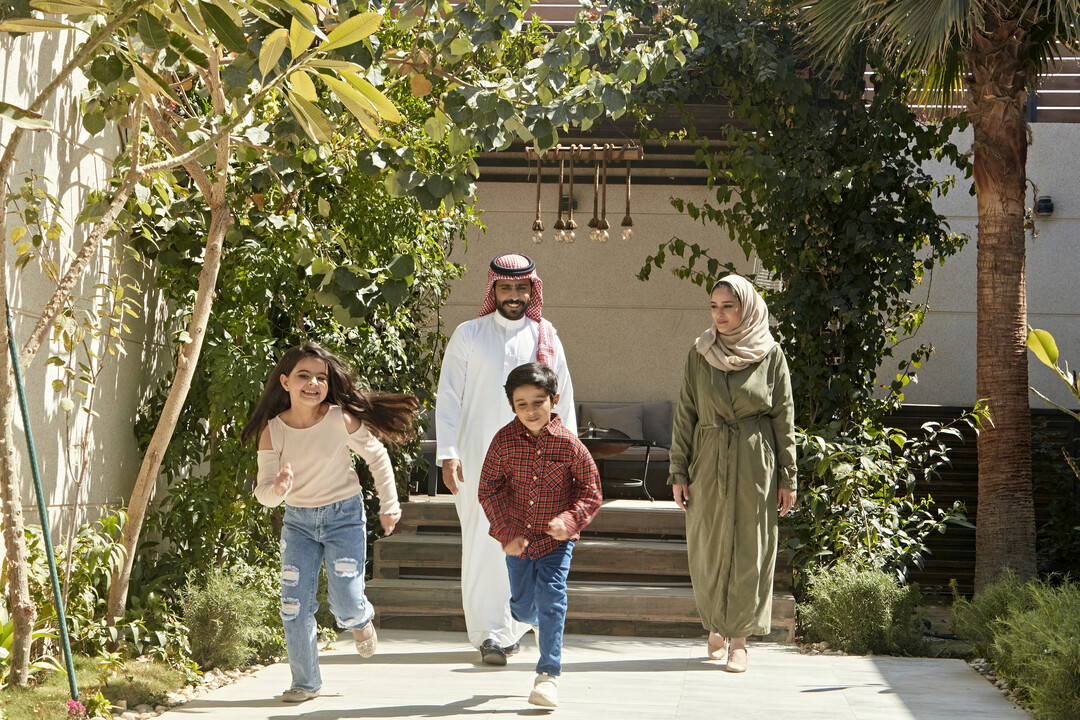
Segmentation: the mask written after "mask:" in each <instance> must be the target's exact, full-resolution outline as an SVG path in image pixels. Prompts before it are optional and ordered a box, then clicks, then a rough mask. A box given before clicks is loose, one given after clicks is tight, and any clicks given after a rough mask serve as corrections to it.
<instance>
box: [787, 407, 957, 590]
mask: <svg viewBox="0 0 1080 720" xmlns="http://www.w3.org/2000/svg"><path fill="white" fill-rule="evenodd" d="M972 418H973V416H972V415H967V416H963V417H961V418H960V419H958V420H955V421H953V422H952V423H950V424H948V425H944V426H943V425H941V424H939V423H926V424H924V425H923V427H922V434H921V435H920V436H918V437H909V436H907V435H906V434H905V433H904V432H902V431H900V430H896V429H890V428H883V427H881V425H880V424H879V423H878V422H876V421H864V422H863V423H862V424H860V425H854V424H847V425H844V424H841V423H839V422H833V423H830V424H829V426H827V427H825V428H823V429H821V430H819V431H817V432H810V431H807V432H802V431H799V432H796V443H797V446H798V447H797V450H796V456H797V458H798V465H799V484H800V491H799V492H800V496H801V497H800V501H799V505H798V506H797V508H796V512H795V513H794V514H793V515H792V516H791V519H789V520H786V521H783V522H785V523H786V526H785V540H784V546H785V547H786V548H788V549H789V550H790V551H791V553H792V564H793V566H794V568H795V570H796V582H797V584H798V585H797V587H799V588H800V589H801V586H802V584H803V582H802V576H803V575H804V574H805V573H806V572H813V571H814V570H815V568H818V567H820V566H829V565H832V564H834V563H837V562H840V561H846V562H848V563H854V564H858V565H863V566H868V567H873V568H876V569H879V570H883V571H885V572H887V573H888V574H889V575H891V576H893V577H896V578H898V579H899V580H901V581H903V580H904V579H905V578H906V576H907V571H908V569H909V568H910V566H911V565H913V564H914V565H915V566H917V567H922V564H923V558H924V555H925V554H926V552H927V549H926V538H927V537H928V536H929V535H930V533H933V532H939V533H940V532H945V529H946V527H947V526H948V525H949V524H963V525H967V526H968V527H970V525H969V524H968V523H967V520H966V519H965V518H964V514H963V510H964V508H963V506H962V505H961V504H960V503H959V502H957V503H954V504H953V506H952V507H950V508H945V509H943V508H937V507H935V506H934V503H933V499H932V498H931V497H930V495H924V496H922V497H919V496H918V495H917V494H916V492H915V491H916V486H917V485H919V484H922V485H923V486H925V484H926V483H928V482H930V481H931V480H932V478H933V477H934V476H935V474H936V472H937V470H938V469H939V468H940V467H942V466H943V465H945V464H947V463H948V462H949V458H948V448H947V446H946V440H947V438H950V437H953V438H955V437H959V432H958V431H957V429H956V427H955V426H956V425H959V424H961V423H970V422H972V421H973V420H972Z"/></svg>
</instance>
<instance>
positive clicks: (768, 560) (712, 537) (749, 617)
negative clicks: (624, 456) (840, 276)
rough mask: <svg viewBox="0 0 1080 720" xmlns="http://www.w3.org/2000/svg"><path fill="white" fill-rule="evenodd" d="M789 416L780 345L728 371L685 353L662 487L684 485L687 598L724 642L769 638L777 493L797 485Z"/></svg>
mask: <svg viewBox="0 0 1080 720" xmlns="http://www.w3.org/2000/svg"><path fill="white" fill-rule="evenodd" d="M794 417H795V415H794V408H793V406H792V399H791V381H790V378H789V376H788V368H787V359H786V358H785V357H784V353H783V351H782V350H781V349H780V346H776V347H774V348H773V349H772V350H770V351H769V353H768V354H767V355H766V356H765V357H764V358H763V359H762V360H761V361H760V362H758V363H755V364H753V365H750V366H749V367H747V368H744V369H742V370H735V371H730V372H725V371H723V370H718V369H717V368H714V367H712V366H711V365H709V363H708V362H707V361H706V360H705V358H704V357H702V355H701V354H700V353H698V351H697V349H696V348H692V349H691V350H690V357H689V358H688V359H687V361H686V373H685V375H684V378H683V385H682V391H681V393H680V396H679V405H678V408H677V409H676V411H675V418H674V428H673V430H674V433H673V436H672V443H671V469H670V475H671V476H670V478H669V479H668V482H669V483H685V482H689V483H690V486H689V491H690V500H689V502H688V503H687V511H686V544H687V551H688V554H689V561H690V579H691V581H692V582H693V585H694V598H695V601H696V602H697V608H698V613H700V615H701V620H702V624H703V625H704V626H705V628H706V629H707V630H709V631H711V632H715V633H718V634H720V635H723V636H724V637H729V638H730V637H745V636H747V635H765V634H768V632H769V630H770V625H771V618H772V590H773V571H774V569H775V565H776V536H777V532H776V524H777V507H776V503H777V488H778V487H779V488H785V489H795V485H796V473H795V426H794Z"/></svg>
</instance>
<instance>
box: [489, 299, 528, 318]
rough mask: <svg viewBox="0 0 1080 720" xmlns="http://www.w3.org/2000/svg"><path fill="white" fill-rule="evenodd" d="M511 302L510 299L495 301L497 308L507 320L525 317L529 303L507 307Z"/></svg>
mask: <svg viewBox="0 0 1080 720" xmlns="http://www.w3.org/2000/svg"><path fill="white" fill-rule="evenodd" d="M509 303H510V301H509V300H504V301H503V302H501V303H495V309H496V310H498V311H499V314H500V315H502V316H503V317H504V318H506V319H507V320H520V319H521V318H523V317H525V311H526V310H527V309H528V307H529V304H528V303H520V304H519V305H517V306H516V307H507V305H508V304H509Z"/></svg>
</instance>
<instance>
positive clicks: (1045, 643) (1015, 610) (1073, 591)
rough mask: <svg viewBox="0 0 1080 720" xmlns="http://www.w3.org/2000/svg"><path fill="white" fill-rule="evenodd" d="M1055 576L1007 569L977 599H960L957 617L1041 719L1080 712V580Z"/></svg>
mask: <svg viewBox="0 0 1080 720" xmlns="http://www.w3.org/2000/svg"><path fill="white" fill-rule="evenodd" d="M1051 580H1053V582H1052V581H1051ZM1051 580H1040V579H1035V580H1029V581H1027V582H1021V581H1020V580H1019V579H1017V577H1016V576H1015V575H1013V574H1012V573H1005V574H1004V575H1003V576H1002V578H1001V579H1000V580H998V581H997V582H995V583H992V584H990V585H987V586H986V588H984V589H983V591H982V592H980V593H978V594H976V595H975V596H974V597H972V598H971V600H967V599H964V598H956V599H955V600H954V602H953V615H952V620H951V625H952V627H953V629H954V630H955V631H956V633H957V634H958V635H960V636H962V637H965V638H967V639H968V640H970V641H971V642H972V645H973V647H974V648H975V649H976V651H977V652H978V653H979V654H981V655H983V656H984V657H986V658H987V659H988V660H989V661H990V662H991V664H993V666H994V667H995V669H996V670H997V671H998V672H999V673H1000V674H1001V676H1002V677H1004V678H1005V679H1006V680H1008V682H1009V684H1010V685H1011V686H1013V687H1017V688H1020V689H1021V690H1022V691H1023V697H1024V700H1025V701H1026V702H1027V703H1028V704H1029V705H1030V706H1031V710H1032V715H1033V716H1034V717H1035V718H1038V719H1039V720H1044V719H1046V720H1050V719H1054V720H1056V719H1057V718H1076V717H1080V584H1078V583H1077V582H1076V581H1075V580H1073V579H1071V578H1069V577H1064V578H1051Z"/></svg>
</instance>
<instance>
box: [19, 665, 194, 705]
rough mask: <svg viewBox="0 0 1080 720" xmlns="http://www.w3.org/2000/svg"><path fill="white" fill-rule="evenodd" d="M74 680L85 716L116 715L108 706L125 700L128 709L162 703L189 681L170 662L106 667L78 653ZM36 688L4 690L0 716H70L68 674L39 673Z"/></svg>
mask: <svg viewBox="0 0 1080 720" xmlns="http://www.w3.org/2000/svg"><path fill="white" fill-rule="evenodd" d="M73 662H74V665H75V679H76V683H77V685H78V687H79V703H80V704H81V705H82V707H83V708H85V710H86V714H85V716H84V717H90V718H93V717H111V715H109V714H108V707H109V706H111V705H113V704H114V703H116V702H118V701H125V702H126V703H127V707H129V708H134V707H136V706H138V705H143V704H146V705H150V706H155V705H160V704H162V703H163V702H164V700H165V696H166V694H167V693H169V692H172V691H174V690H177V689H179V688H181V687H183V686H184V685H186V684H188V682H189V678H187V677H186V676H185V675H184V673H183V672H181V671H179V670H177V669H176V668H173V667H170V666H169V665H168V664H166V663H161V662H156V661H136V660H127V661H123V662H121V663H120V664H119V666H118V667H115V668H112V669H103V668H102V664H101V663H100V661H98V660H95V659H94V658H90V657H86V656H83V655H76V656H75V657H74V659H73ZM37 679H38V681H39V682H38V683H37V684H35V685H34V686H33V687H29V688H19V687H9V688H5V689H4V690H0V713H3V715H0V717H3V716H6V720H71V719H72V717H78V715H72V714H71V711H70V707H69V705H68V701H69V700H70V694H69V689H68V683H67V678H66V677H65V676H64V674H63V673H60V672H53V673H48V674H45V675H41V676H38V678H37Z"/></svg>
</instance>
